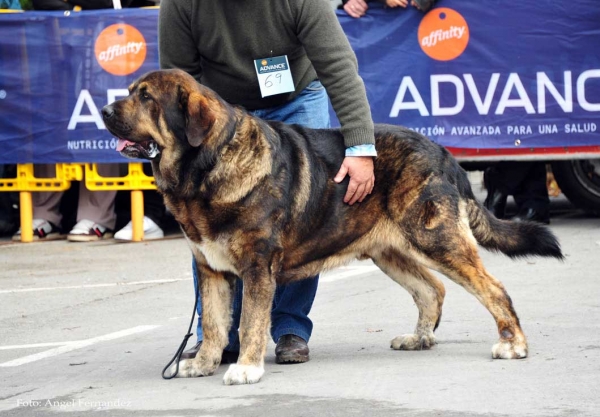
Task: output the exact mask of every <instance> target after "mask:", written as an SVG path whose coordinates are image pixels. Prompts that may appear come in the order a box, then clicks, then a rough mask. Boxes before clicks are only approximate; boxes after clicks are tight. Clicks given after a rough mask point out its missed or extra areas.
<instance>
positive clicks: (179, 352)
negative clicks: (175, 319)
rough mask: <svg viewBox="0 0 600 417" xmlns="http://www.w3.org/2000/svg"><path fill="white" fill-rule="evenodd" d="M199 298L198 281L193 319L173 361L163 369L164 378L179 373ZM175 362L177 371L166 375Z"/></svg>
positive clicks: (172, 376)
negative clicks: (180, 362)
mask: <svg viewBox="0 0 600 417" xmlns="http://www.w3.org/2000/svg"><path fill="white" fill-rule="evenodd" d="M198 298H200V283H198V285H196V301H195V302H194V311H192V319H191V320H190V325H189V326H188V331H187V334H186V335H185V336H183V341H182V342H181V344H180V345H179V349H177V352H175V356H173V359H171V361H170V362H169V363H168V364H167V366H165V368H164V369H163V371H162V377H163V379H173V378H175V377H176V376H177V374H178V373H179V361H180V360H181V354H182V353H183V350H184V349H185V346H186V345H187V342H188V339H189V338H190V337H191V336H192V335H193V333H192V325H193V324H194V317H195V316H196V309H197V308H198ZM173 362H176V364H175V372H173V373H172V374H171V375H165V372H167V369H169V367H170V366H171V365H172V364H173Z"/></svg>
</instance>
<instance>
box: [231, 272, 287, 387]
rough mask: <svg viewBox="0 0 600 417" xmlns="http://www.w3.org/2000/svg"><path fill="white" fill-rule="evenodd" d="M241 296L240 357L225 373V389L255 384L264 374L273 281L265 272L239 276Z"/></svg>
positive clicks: (273, 291) (273, 287) (273, 290)
mask: <svg viewBox="0 0 600 417" xmlns="http://www.w3.org/2000/svg"><path fill="white" fill-rule="evenodd" d="M242 276H243V277H244V293H243V302H242V317H241V321H240V329H239V334H240V357H239V359H238V362H237V363H236V364H233V365H231V366H230V367H229V369H228V370H227V373H225V377H224V378H223V383H224V384H226V385H239V384H255V383H257V382H258V381H260V378H261V377H262V376H263V374H264V373H265V352H266V350H267V337H268V334H269V329H270V327H271V306H272V304H273V297H274V295H275V279H274V278H273V277H272V276H271V274H270V273H269V270H268V268H253V270H252V271H250V272H249V273H246V274H242Z"/></svg>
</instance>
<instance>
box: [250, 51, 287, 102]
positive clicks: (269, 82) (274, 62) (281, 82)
mask: <svg viewBox="0 0 600 417" xmlns="http://www.w3.org/2000/svg"><path fill="white" fill-rule="evenodd" d="M254 66H255V67H256V75H257V76H258V84H259V85H260V94H261V95H262V97H268V96H273V95H275V94H282V93H289V92H291V91H294V90H295V89H296V88H295V87H294V80H292V72H291V71H290V65H289V63H288V59H287V55H282V56H275V57H271V58H263V59H255V60H254Z"/></svg>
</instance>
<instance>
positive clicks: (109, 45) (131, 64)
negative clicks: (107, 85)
mask: <svg viewBox="0 0 600 417" xmlns="http://www.w3.org/2000/svg"><path fill="white" fill-rule="evenodd" d="M94 52H95V54H96V60H97V61H98V64H100V66H101V67H102V68H103V69H104V70H105V71H107V72H109V73H111V74H113V75H129V74H131V73H133V72H135V71H137V70H138V69H139V68H140V67H141V66H142V64H143V63H144V60H145V59H146V40H145V39H144V36H142V34H141V33H140V31H139V30H137V29H136V28H134V27H133V26H130V25H126V24H124V23H117V24H115V25H111V26H109V27H107V28H106V29H104V30H103V31H102V32H101V33H100V35H98V39H96V46H95V47H94Z"/></svg>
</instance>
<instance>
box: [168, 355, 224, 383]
mask: <svg viewBox="0 0 600 417" xmlns="http://www.w3.org/2000/svg"><path fill="white" fill-rule="evenodd" d="M215 369H216V366H214V365H213V366H208V365H207V364H204V363H203V362H201V361H199V360H198V359H197V358H196V359H183V360H181V361H179V372H178V373H177V377H178V378H194V377H197V376H209V375H212V374H213V373H214V372H215ZM171 372H172V373H174V372H175V364H173V365H172V366H171Z"/></svg>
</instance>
